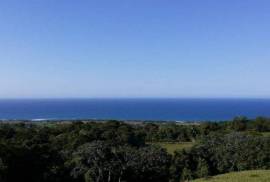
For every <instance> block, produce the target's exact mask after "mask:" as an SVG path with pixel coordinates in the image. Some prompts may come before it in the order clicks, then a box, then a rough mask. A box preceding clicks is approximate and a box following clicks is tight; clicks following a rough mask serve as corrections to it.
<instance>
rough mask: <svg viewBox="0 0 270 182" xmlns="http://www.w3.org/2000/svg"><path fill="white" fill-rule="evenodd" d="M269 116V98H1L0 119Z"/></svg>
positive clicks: (211, 118) (137, 118) (212, 119)
mask: <svg viewBox="0 0 270 182" xmlns="http://www.w3.org/2000/svg"><path fill="white" fill-rule="evenodd" d="M235 116H247V117H248V118H255V117H257V116H265V117H270V99H165V98H164V99H1V100H0V119H25V120H37V121H38V120H45V119H52V120H65V119H74V120H75V119H117V120H159V121H160V120H166V121H169V120H173V121H219V120H230V119H232V118H234V117H235Z"/></svg>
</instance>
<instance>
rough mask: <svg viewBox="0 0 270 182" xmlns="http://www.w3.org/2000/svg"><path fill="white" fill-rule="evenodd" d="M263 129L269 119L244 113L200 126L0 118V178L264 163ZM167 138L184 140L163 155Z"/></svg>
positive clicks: (166, 174) (214, 170) (72, 179)
mask: <svg viewBox="0 0 270 182" xmlns="http://www.w3.org/2000/svg"><path fill="white" fill-rule="evenodd" d="M268 132H270V120H269V119H267V118H257V119H256V120H248V119H246V118H245V117H237V118H235V119H234V120H233V121H231V122H221V123H201V124H177V123H167V124H165V123H136V124H134V123H133V124H127V123H123V122H118V121H108V122H69V123H67V122H63V123H51V122H49V123H36V124H34V123H31V122H23V123H20V122H17V123H1V124H0V181H1V182H22V181H27V182H60V181H65V182H92V181H95V182H104V181H108V182H114V181H118V182H120V181H128V182H133V181H134V182H135V181H136V182H137V181H149V182H152V181H153V182H154V181H155V182H166V181H167V182H168V181H170V182H179V181H185V180H189V179H196V178H201V177H207V176H213V175H217V174H223V173H227V172H232V171H242V170H254V169H270V137H269V135H268ZM168 144H173V145H174V146H170V147H173V150H175V149H176V148H177V147H175V146H176V145H177V144H179V145H180V144H191V145H188V146H186V147H180V148H179V149H178V150H177V149H176V152H174V154H170V153H169V152H170V151H169V152H167V151H166V149H165V148H168ZM163 147H165V148H163ZM174 147H175V148H174Z"/></svg>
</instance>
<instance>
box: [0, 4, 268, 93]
mask: <svg viewBox="0 0 270 182" xmlns="http://www.w3.org/2000/svg"><path fill="white" fill-rule="evenodd" d="M269 22H270V1H269V0H220V1H217V0H203V1H202V0H171V1H165V0H132V1H131V0H114V1H109V0H107V1H104V0H89V1H88V0H77V1H74V0H57V1H56V0H25V1H22V0H6V1H0V97H1V98H13V97H14V98H15V97H16V98H20V97H22V98H25V97H35V98H39V97H41V98H44V97H270V23H269Z"/></svg>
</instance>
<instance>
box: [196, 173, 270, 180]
mask: <svg viewBox="0 0 270 182" xmlns="http://www.w3.org/2000/svg"><path fill="white" fill-rule="evenodd" d="M193 182H270V170H254V171H243V172H232V173H228V174H223V175H218V176H213V177H209V178H207V179H197V180H194V181H193Z"/></svg>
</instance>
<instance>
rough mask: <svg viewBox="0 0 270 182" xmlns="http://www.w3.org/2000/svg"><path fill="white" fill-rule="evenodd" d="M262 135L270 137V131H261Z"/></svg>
mask: <svg viewBox="0 0 270 182" xmlns="http://www.w3.org/2000/svg"><path fill="white" fill-rule="evenodd" d="M262 135H263V136H265V137H270V132H262Z"/></svg>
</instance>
